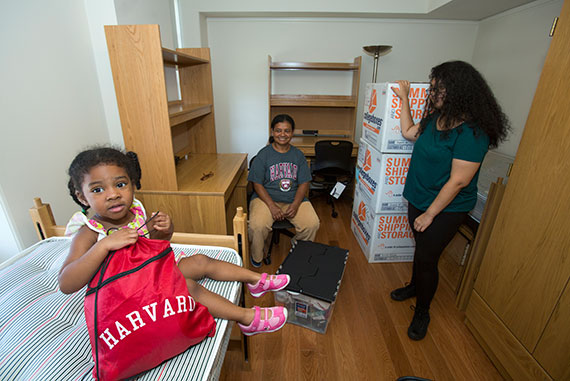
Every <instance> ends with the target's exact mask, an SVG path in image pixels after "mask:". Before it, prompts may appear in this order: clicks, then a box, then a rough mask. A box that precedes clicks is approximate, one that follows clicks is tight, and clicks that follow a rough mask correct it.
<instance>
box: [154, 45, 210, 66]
mask: <svg viewBox="0 0 570 381" xmlns="http://www.w3.org/2000/svg"><path fill="white" fill-rule="evenodd" d="M162 60H163V62H164V63H165V64H167V65H178V66H194V65H202V64H207V63H208V62H210V61H208V60H205V59H202V58H198V57H193V56H191V55H189V54H185V53H182V52H177V51H175V50H170V49H167V48H162Z"/></svg>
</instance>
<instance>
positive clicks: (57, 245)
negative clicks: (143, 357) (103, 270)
mask: <svg viewBox="0 0 570 381" xmlns="http://www.w3.org/2000/svg"><path fill="white" fill-rule="evenodd" d="M70 243H71V240H70V239H69V238H59V237H58V238H49V239H47V240H44V241H41V242H38V243H37V244H35V245H33V246H32V247H30V248H28V249H27V250H25V251H23V252H22V253H20V254H19V255H18V256H16V257H14V258H12V259H11V260H9V261H8V262H5V263H4V264H2V265H0V380H3V381H6V380H50V381H52V380H89V379H91V378H92V376H91V372H92V370H93V366H94V362H93V360H92V357H91V346H90V344H89V335H88V333H87V327H86V324H85V316H84V314H83V298H84V295H85V289H82V290H80V291H78V292H76V293H74V294H71V295H65V294H63V293H61V292H60V291H59V287H58V283H57V274H58V272H59V269H60V267H61V265H62V263H63V261H64V260H65V258H66V256H67V252H68V250H69V246H70ZM172 249H173V250H174V252H175V254H177V255H180V253H181V252H183V253H184V254H183V255H193V254H196V253H198V252H199V253H201V254H206V255H208V256H209V257H213V258H216V259H220V260H224V261H227V262H231V263H234V264H237V265H240V266H241V265H242V262H241V258H240V256H239V255H238V254H237V253H236V252H235V251H234V250H232V249H228V248H221V247H213V246H191V245H176V244H172ZM200 283H201V284H202V285H203V286H204V287H206V288H207V289H209V290H211V291H213V292H216V293H218V294H220V295H222V296H224V297H225V298H227V299H229V300H231V301H232V302H233V303H237V302H238V300H239V295H240V291H241V289H240V287H241V283H239V282H219V281H213V280H211V279H204V280H202V281H200ZM215 320H216V325H217V329H216V335H215V336H214V337H211V338H206V339H205V340H204V341H203V342H201V343H200V344H198V345H195V346H193V347H191V348H189V349H188V350H186V351H185V352H184V353H182V354H180V355H178V356H176V357H174V358H172V359H170V360H168V361H166V362H164V363H162V364H161V365H159V366H157V367H156V368H154V369H152V370H150V371H148V372H145V373H144V374H142V375H140V376H138V377H137V379H138V380H210V379H217V378H218V376H219V372H220V369H221V365H222V363H223V360H224V355H225V352H226V349H227V345H228V341H229V336H230V333H231V329H232V323H231V322H228V321H227V320H222V319H215Z"/></svg>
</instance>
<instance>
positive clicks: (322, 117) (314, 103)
mask: <svg viewBox="0 0 570 381" xmlns="http://www.w3.org/2000/svg"><path fill="white" fill-rule="evenodd" d="M360 65H361V57H356V58H354V60H353V62H289V61H286V62H275V61H273V60H272V58H271V56H269V57H268V66H269V120H271V119H273V117H274V116H275V115H278V114H289V115H291V116H292V117H293V119H294V120H295V125H296V126H295V137H294V138H293V141H292V144H293V145H295V146H296V147H297V148H299V149H301V150H302V151H303V153H304V154H305V156H308V157H310V156H313V155H314V145H315V143H316V142H317V141H318V140H324V139H342V140H350V141H352V143H353V145H354V146H355V150H354V155H356V152H357V151H358V144H357V142H356V141H355V137H354V133H355V128H356V111H357V107H358V92H359V87H360ZM275 70H297V71H307V70H308V71H311V70H312V71H344V72H349V73H352V88H351V93H350V95H321V94H273V90H272V89H273V88H274V87H275V86H274V83H273V78H272V72H273V71H275ZM303 131H305V133H304V132H303Z"/></svg>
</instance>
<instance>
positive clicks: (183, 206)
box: [136, 153, 247, 234]
mask: <svg viewBox="0 0 570 381" xmlns="http://www.w3.org/2000/svg"><path fill="white" fill-rule="evenodd" d="M246 169H247V154H241V153H238V154H191V155H190V157H189V158H188V159H187V160H182V161H181V162H180V163H178V165H177V166H176V178H177V179H178V191H153V190H139V191H137V192H136V197H137V198H138V199H139V200H140V201H141V202H142V203H143V204H144V206H145V208H146V211H147V213H149V214H150V213H152V212H153V211H157V210H160V211H164V212H165V213H168V214H169V215H170V217H172V220H173V223H174V227H175V230H176V231H179V232H191V233H205V234H232V233H233V227H232V218H233V215H234V213H235V209H236V207H237V206H242V207H243V208H244V210H247V195H246V185H247V179H246V178H245V177H244V176H246V174H245V173H246ZM210 174H211V175H210Z"/></svg>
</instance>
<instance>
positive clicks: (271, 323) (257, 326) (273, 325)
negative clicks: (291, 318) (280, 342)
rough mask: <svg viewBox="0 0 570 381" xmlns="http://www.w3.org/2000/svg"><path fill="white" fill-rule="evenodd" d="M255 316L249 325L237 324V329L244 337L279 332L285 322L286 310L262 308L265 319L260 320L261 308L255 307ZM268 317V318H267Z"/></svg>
mask: <svg viewBox="0 0 570 381" xmlns="http://www.w3.org/2000/svg"><path fill="white" fill-rule="evenodd" d="M254 308H255V315H254V317H253V320H252V322H251V324H250V325H248V326H245V325H243V324H241V323H238V326H239V328H240V329H241V331H242V332H243V334H244V335H246V336H252V335H257V334H258V333H264V332H275V331H278V330H280V329H281V328H282V327H283V326H284V325H285V323H286V322H287V309H286V308H285V307H271V308H264V309H263V310H264V311H265V318H264V319H261V308H259V307H258V306H255V307H254ZM268 316H270V317H269V318H268Z"/></svg>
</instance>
